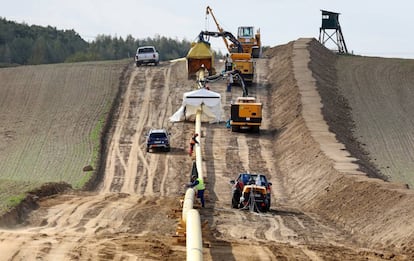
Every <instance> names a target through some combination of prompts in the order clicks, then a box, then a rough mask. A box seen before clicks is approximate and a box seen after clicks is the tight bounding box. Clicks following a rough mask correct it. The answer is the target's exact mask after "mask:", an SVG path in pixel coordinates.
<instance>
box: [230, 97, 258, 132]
mask: <svg viewBox="0 0 414 261" xmlns="http://www.w3.org/2000/svg"><path fill="white" fill-rule="evenodd" d="M261 124H262V103H260V102H257V101H256V98H255V97H237V99H236V101H235V102H234V103H232V104H231V106H230V126H231V131H233V132H235V131H240V130H243V129H247V130H251V131H253V132H259V131H260V125H261Z"/></svg>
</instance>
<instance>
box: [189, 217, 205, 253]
mask: <svg viewBox="0 0 414 261" xmlns="http://www.w3.org/2000/svg"><path fill="white" fill-rule="evenodd" d="M186 230H187V240H186V248H187V260H191V261H199V260H200V261H201V260H203V239H202V237H201V221H200V214H199V213H198V211H197V210H195V209H192V210H190V211H188V213H187V223H186Z"/></svg>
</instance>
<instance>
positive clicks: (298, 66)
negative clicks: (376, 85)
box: [269, 39, 414, 251]
mask: <svg viewBox="0 0 414 261" xmlns="http://www.w3.org/2000/svg"><path fill="white" fill-rule="evenodd" d="M282 48H283V49H284V50H283V51H281V49H282ZM271 52H272V51H271ZM271 52H270V53H269V57H271V58H270V59H271V62H270V64H272V63H274V64H279V65H283V64H284V65H285V66H289V67H291V70H281V71H279V73H278V71H277V70H273V73H272V75H271V76H270V77H271V81H272V82H274V83H275V84H276V85H277V86H278V87H277V88H276V90H275V91H273V93H272V100H273V101H277V102H274V103H273V104H274V105H273V108H272V110H273V111H274V114H273V116H272V117H273V119H272V123H273V124H275V126H276V127H277V128H278V130H279V134H278V138H277V141H276V145H275V147H276V150H277V153H276V155H277V161H278V164H279V167H280V171H281V173H282V175H283V179H284V184H285V187H286V189H287V190H288V191H289V194H290V198H291V200H292V202H293V203H294V204H296V205H298V206H300V207H301V208H302V209H304V210H305V211H309V212H313V213H316V214H317V215H319V216H321V217H324V218H326V219H328V220H330V221H331V222H333V223H335V224H336V225H337V226H339V227H341V228H343V229H345V230H347V231H349V232H350V233H351V234H354V235H355V239H357V241H359V242H360V243H361V245H366V246H369V247H381V248H382V247H385V248H387V247H392V246H397V248H401V249H402V250H403V251H407V250H409V249H412V248H413V244H414V234H413V231H414V225H413V224H414V208H413V206H414V193H413V191H412V190H408V189H405V188H404V186H402V185H399V184H394V183H387V182H384V181H382V180H380V179H375V178H368V177H367V175H366V174H367V173H366V172H368V171H366V172H364V170H366V169H367V168H369V167H370V166H368V165H367V167H364V166H363V164H360V165H356V164H355V163H354V161H355V159H354V158H352V156H351V154H350V153H348V152H347V150H346V146H347V144H340V143H339V142H336V144H335V140H336V137H337V136H344V135H345V136H348V137H351V138H350V139H351V140H352V139H353V137H352V133H351V135H350V134H349V133H339V134H336V135H335V134H334V133H331V132H330V131H329V130H330V128H329V127H330V124H331V125H332V122H326V123H324V122H322V120H321V119H324V120H325V119H326V117H325V118H324V117H322V110H321V108H323V105H322V104H325V101H323V100H322V99H321V98H320V96H319V95H317V94H319V92H325V93H326V92H329V88H336V86H335V85H330V84H329V83H332V82H335V80H336V79H335V77H336V73H337V70H336V67H335V66H336V63H337V58H336V56H335V55H334V54H332V53H331V52H330V51H329V50H327V49H326V48H324V47H323V46H321V45H320V44H319V43H318V42H317V41H316V40H312V39H299V40H298V41H295V42H294V43H289V44H288V45H286V46H281V47H277V48H276V49H274V50H273V52H274V53H275V54H276V53H277V54H278V55H275V56H272V53H271ZM281 53H285V54H283V55H281ZM289 53H291V54H292V58H289V57H288V56H289V55H288V54H289ZM283 56H286V57H283ZM276 59H277V60H276ZM349 59H351V58H349ZM281 62H282V63H281ZM330 77H332V78H330ZM372 77H374V75H372ZM367 82H369V81H367ZM330 93H331V94H332V95H331V96H324V99H326V98H329V99H331V101H344V99H345V98H344V97H343V96H342V95H341V94H340V92H339V90H333V91H332V90H331V92H330ZM318 96H319V97H318ZM345 101H346V99H345ZM334 104H335V103H334ZM345 107H346V106H345ZM330 108H331V109H332V110H331V113H337V114H340V113H341V115H337V116H333V115H331V116H329V117H328V119H336V120H337V121H338V119H341V117H342V118H346V115H344V114H346V113H349V111H347V110H346V109H344V110H342V112H338V111H333V108H334V107H330ZM318 111H319V112H318ZM362 111H363V110H362ZM324 113H326V110H324ZM336 124H340V121H338V122H337V123H336ZM346 124H348V125H352V122H351V123H349V122H348V123H346ZM345 131H350V130H346V128H345V130H344V132H345ZM364 164H365V163H364ZM365 165H366V164H365ZM374 170H375V168H374ZM371 171H373V169H371ZM371 174H372V173H371Z"/></svg>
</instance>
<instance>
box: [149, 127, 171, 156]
mask: <svg viewBox="0 0 414 261" xmlns="http://www.w3.org/2000/svg"><path fill="white" fill-rule="evenodd" d="M170 135H171V134H170V133H169V132H167V130H166V129H151V130H150V131H149V132H148V135H147V152H149V151H150V150H163V151H170V150H171V147H170Z"/></svg>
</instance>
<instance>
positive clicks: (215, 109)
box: [170, 88, 221, 122]
mask: <svg viewBox="0 0 414 261" xmlns="http://www.w3.org/2000/svg"><path fill="white" fill-rule="evenodd" d="M201 105H203V106H202V117H204V118H207V119H208V120H210V121H213V122H220V120H221V95H220V94H219V93H216V92H213V91H209V90H207V89H205V88H202V89H198V90H195V91H191V92H186V93H184V95H183V103H182V105H181V107H180V108H179V109H178V111H177V112H176V113H174V115H173V116H171V117H170V121H173V122H176V121H182V120H185V119H188V118H191V117H192V116H194V115H195V114H196V112H197V110H198V109H199V108H200V106H201Z"/></svg>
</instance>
